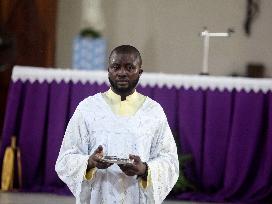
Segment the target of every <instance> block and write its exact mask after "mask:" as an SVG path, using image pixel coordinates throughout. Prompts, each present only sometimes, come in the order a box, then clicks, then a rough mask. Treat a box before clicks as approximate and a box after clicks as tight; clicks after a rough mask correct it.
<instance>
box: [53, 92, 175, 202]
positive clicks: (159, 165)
mask: <svg viewBox="0 0 272 204" xmlns="http://www.w3.org/2000/svg"><path fill="white" fill-rule="evenodd" d="M99 145H102V146H103V151H104V155H109V156H118V157H122V158H128V155H129V154H133V155H138V156H140V158H141V160H142V161H145V162H147V164H148V168H149V172H150V173H151V184H150V185H149V186H147V187H146V188H142V187H141V186H140V185H139V181H138V180H137V179H136V176H127V175H125V174H124V173H123V172H122V171H121V169H120V168H119V167H118V165H116V164H114V165H112V166H110V167H109V168H108V169H97V170H96V172H95V175H94V177H93V179H91V180H86V179H85V178H84V175H85V173H86V168H87V163H88V159H89V157H90V155H91V154H92V153H93V152H94V150H95V149H96V148H97V147H98V146H99ZM55 170H56V172H57V174H58V176H59V177H60V179H61V180H62V181H64V182H65V183H66V184H67V186H68V187H69V189H70V190H71V192H72V193H73V195H74V196H75V197H76V203H77V204H87V203H88V204H89V203H91V204H99V203H109V204H111V203H116V204H120V203H124V204H134V203H135V204H144V203H155V204H158V203H162V201H163V200H164V199H165V197H166V196H167V194H168V193H169V192H170V190H171V189H172V187H173V186H174V184H175V183H176V181H177V178H178V174H179V164H178V156H177V148H176V144H175V141H174V138H173V135H172V133H171V130H170V127H169V125H168V122H167V118H166V116H165V113H164V111H163V109H162V107H161V106H160V105H159V104H158V103H157V102H155V101H153V100H152V99H150V98H148V97H147V98H146V100H145V102H144V103H143V105H142V106H141V107H140V109H139V110H138V111H137V112H136V113H135V114H134V115H133V116H118V115H116V114H114V113H113V112H112V110H111V108H110V106H109V105H108V104H107V103H106V101H105V99H104V98H103V96H102V94H101V93H99V94H96V95H94V96H90V97H88V98H86V99H85V100H83V101H82V102H80V104H79V105H78V107H77V108H76V111H75V112H74V114H73V116H72V118H71V119H70V121H69V124H68V126H67V129H66V132H65V135H64V139H63V142H62V146H61V149H60V152H59V156H58V159H57V162H56V166H55Z"/></svg>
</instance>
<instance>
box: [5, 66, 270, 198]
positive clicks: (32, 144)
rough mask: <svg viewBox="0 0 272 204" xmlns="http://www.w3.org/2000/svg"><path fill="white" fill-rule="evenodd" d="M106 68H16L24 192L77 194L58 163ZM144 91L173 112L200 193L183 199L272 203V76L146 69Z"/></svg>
mask: <svg viewBox="0 0 272 204" xmlns="http://www.w3.org/2000/svg"><path fill="white" fill-rule="evenodd" d="M108 87H109V83H108V77H107V72H105V71H77V70H70V69H69V70H64V69H45V68H33V67H21V66H16V67H15V68H14V69H13V73H12V82H11V84H10V89H9V96H8V101H7V109H6V115H5V123H4V128H3V132H2V146H1V150H0V167H2V161H3V155H4V151H5V148H6V147H7V146H10V143H11V136H13V135H15V136H16V137H17V141H18V146H19V148H20V149H21V162H22V183H23V187H22V190H23V191H28V192H53V193H58V194H69V191H68V190H67V188H66V186H65V184H64V183H62V181H61V180H60V179H59V178H58V177H57V174H56V173H55V170H54V166H55V162H56V159H57V156H58V151H59V148H60V145H61V142H62V138H63V135H64V131H65V127H66V125H67V123H68V121H69V119H70V117H71V115H72V114H73V112H74V110H75V108H76V106H77V105H78V103H79V102H80V101H81V100H83V99H84V98H85V97H87V96H90V95H94V94H95V93H97V92H103V91H106V90H107V89H108ZM137 90H138V92H140V93H143V94H144V95H147V96H149V97H150V98H152V99H154V100H156V101H157V102H159V103H160V104H161V105H162V107H163V108H164V110H165V113H166V115H167V118H168V121H169V124H170V127H171V130H172V132H173V134H174V136H175V140H176V142H177V145H178V149H179V154H190V155H192V158H193V159H192V162H190V163H189V164H188V165H189V166H188V168H187V170H188V169H189V172H187V175H186V176H187V177H188V179H189V180H190V181H191V182H193V183H194V184H195V186H196V187H197V191H186V192H180V193H178V194H177V195H175V198H176V199H180V200H184V199H185V200H199V201H215V202H224V201H240V202H241V201H243V202H251V201H252V202H253V201H267V200H268V199H271V196H272V195H271V194H272V185H271V182H272V171H271V169H272V79H250V78H242V77H221V76H200V75H182V74H164V73H143V75H142V77H141V79H140V82H139V86H138V88H137Z"/></svg>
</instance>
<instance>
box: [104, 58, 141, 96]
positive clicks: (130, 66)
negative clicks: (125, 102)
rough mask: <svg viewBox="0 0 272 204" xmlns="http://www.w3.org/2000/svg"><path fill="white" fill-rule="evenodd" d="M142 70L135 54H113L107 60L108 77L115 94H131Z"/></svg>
mask: <svg viewBox="0 0 272 204" xmlns="http://www.w3.org/2000/svg"><path fill="white" fill-rule="evenodd" d="M141 73H142V69H141V67H140V64H139V59H137V57H136V55H135V54H120V53H113V54H112V55H111V57H110V60H109V67H108V76H109V81H110V84H111V87H112V89H113V91H114V92H116V93H117V94H131V93H132V92H133V91H134V89H135V87H136V85H137V83H138V81H139V78H140V75H141Z"/></svg>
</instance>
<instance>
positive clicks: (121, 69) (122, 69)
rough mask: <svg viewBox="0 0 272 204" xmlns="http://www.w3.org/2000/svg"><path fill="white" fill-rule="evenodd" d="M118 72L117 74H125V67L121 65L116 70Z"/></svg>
mask: <svg viewBox="0 0 272 204" xmlns="http://www.w3.org/2000/svg"><path fill="white" fill-rule="evenodd" d="M118 74H119V75H126V74H127V70H126V68H125V67H123V66H122V67H121V68H120V69H119V70H118Z"/></svg>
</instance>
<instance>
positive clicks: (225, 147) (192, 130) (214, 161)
mask: <svg viewBox="0 0 272 204" xmlns="http://www.w3.org/2000/svg"><path fill="white" fill-rule="evenodd" d="M271 10H272V1H270V0H228V1H218V0H205V1H201V0H190V1H189V0H171V1H164V0H148V1H146V0H137V1H136V0H131V1H124V0H78V1H73V0H58V1H55V0H47V1H43V0H33V1H30V0H1V1H0V178H1V190H0V203H1V204H2V203H3V204H15V203H22V204H26V203H40V204H41V203H46V204H55V203H64V204H70V203H75V199H74V197H73V196H72V194H71V192H70V191H69V189H68V188H67V186H66V185H65V184H64V183H63V182H62V181H61V180H60V179H59V178H58V176H57V174H56V172H55V168H54V167H55V163H56V159H57V156H58V153H59V148H60V145H61V142H62V138H63V135H64V132H65V128H66V126H67V123H68V122H69V119H70V118H71V117H72V115H73V112H74V111H75V109H76V107H77V105H78V103H79V102H80V101H82V100H83V99H84V98H86V97H88V96H90V95H94V94H96V93H98V92H103V91H106V90H107V89H108V87H109V83H108V77H107V69H108V56H109V54H110V51H111V50H112V49H113V48H114V47H116V46H118V45H128V44H129V45H132V46H135V47H136V48H137V49H139V51H140V53H141V56H142V61H143V65H142V68H143V74H142V76H141V78H140V81H139V85H138V86H137V91H138V92H139V93H142V94H144V95H146V96H148V97H150V98H152V99H154V100H155V101H157V102H158V103H159V104H160V105H161V106H162V107H163V109H164V111H165V114H166V116H167V119H168V123H169V126H170V128H171V131H172V133H173V136H174V139H175V142H176V144H177V147H178V156H179V168H180V172H179V178H178V181H177V183H176V185H175V186H174V188H173V189H172V190H171V192H170V193H169V194H168V196H167V197H166V200H165V201H164V203H165V204H177V203H182V204H193V203H207V204H208V203H260V204H263V203H272V171H271V169H272V57H271V53H272V43H271V42H272V41H271V36H272V26H271V19H272V12H271Z"/></svg>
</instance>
